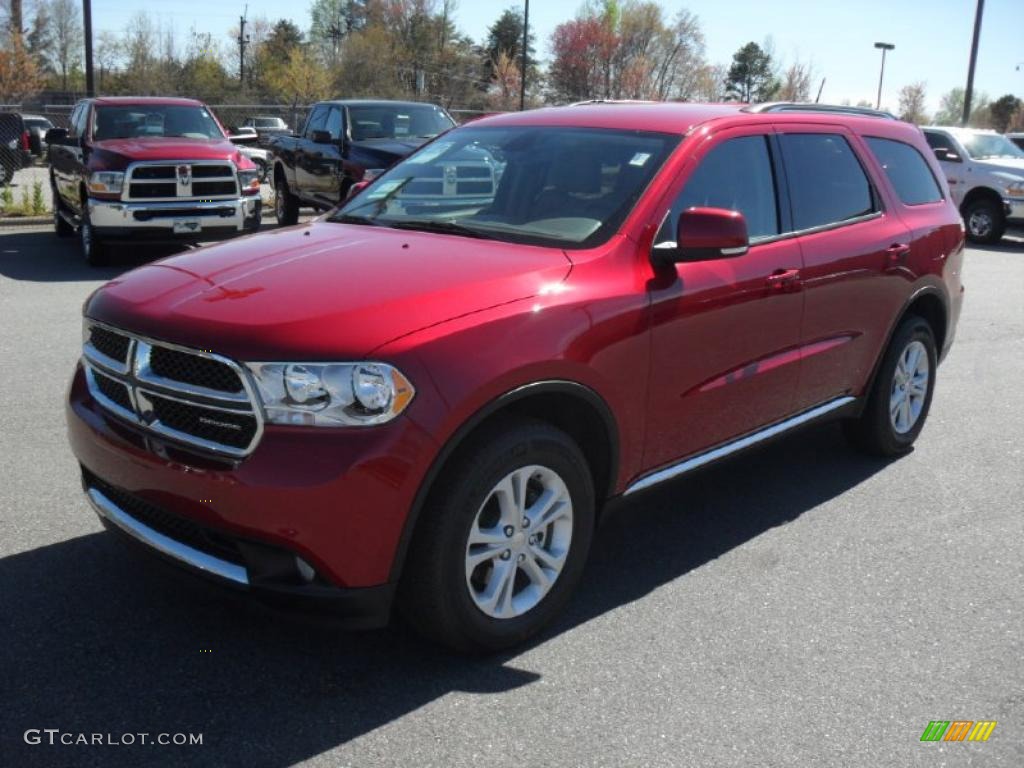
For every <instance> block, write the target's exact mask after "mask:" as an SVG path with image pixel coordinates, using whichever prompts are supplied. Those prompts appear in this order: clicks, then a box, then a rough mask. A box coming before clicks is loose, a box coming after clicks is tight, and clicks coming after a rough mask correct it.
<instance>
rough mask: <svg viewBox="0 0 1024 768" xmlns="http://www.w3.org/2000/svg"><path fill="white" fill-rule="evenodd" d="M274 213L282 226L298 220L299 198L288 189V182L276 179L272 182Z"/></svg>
mask: <svg viewBox="0 0 1024 768" xmlns="http://www.w3.org/2000/svg"><path fill="white" fill-rule="evenodd" d="M274 215H275V216H276V217H277V223H278V224H279V225H280V226H282V227H290V226H291V225H292V224H296V223H298V221H299V198H297V197H296V196H295V195H293V194H292V193H291V192H289V191H288V182H286V181H285V180H284V179H278V180H277V183H276V184H274Z"/></svg>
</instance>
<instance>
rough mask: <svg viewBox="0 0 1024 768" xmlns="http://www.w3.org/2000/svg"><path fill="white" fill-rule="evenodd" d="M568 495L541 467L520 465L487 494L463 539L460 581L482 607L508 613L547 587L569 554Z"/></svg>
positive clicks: (531, 602) (525, 607)
mask: <svg viewBox="0 0 1024 768" xmlns="http://www.w3.org/2000/svg"><path fill="white" fill-rule="evenodd" d="M572 534H573V510H572V498H571V497H570V495H569V489H568V487H567V486H566V484H565V481H563V480H562V478H561V477H560V476H559V475H558V474H557V473H556V472H554V471H553V470H551V469H548V468H547V467H542V466H538V465H531V466H527V467H520V468H519V469H516V470H514V471H512V472H510V473H509V474H507V475H506V476H505V477H504V478H502V479H501V480H500V481H499V482H498V483H497V484H496V485H495V486H494V487H493V488H492V489H491V491H490V493H488V494H487V497H486V499H485V500H484V502H483V504H481V505H480V508H479V510H478V511H477V514H476V516H475V518H474V519H473V524H472V526H471V528H470V531H469V537H468V541H467V543H466V586H467V587H468V589H469V594H470V596H471V597H472V598H473V602H474V603H475V604H476V606H477V608H479V609H480V610H481V611H482V612H483V613H485V614H486V615H488V616H491V617H493V618H496V619H511V618H515V617H516V616H521V615H523V614H524V613H526V612H527V611H530V610H532V609H533V608H534V607H536V606H537V604H538V603H540V601H541V600H543V599H544V597H545V596H546V595H547V594H548V592H550V591H551V588H552V587H553V586H554V584H555V582H556V581H557V580H558V577H559V575H560V574H561V572H562V568H563V566H564V565H565V562H566V558H567V557H568V555H569V547H570V544H571V543H572Z"/></svg>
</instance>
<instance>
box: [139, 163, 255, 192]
mask: <svg viewBox="0 0 1024 768" xmlns="http://www.w3.org/2000/svg"><path fill="white" fill-rule="evenodd" d="M238 195H239V190H238V176H237V171H236V168H235V166H234V164H232V163H228V162H224V161H220V160H207V161H199V160H197V161H194V162H189V161H183V162H180V163H136V164H133V165H131V166H129V168H128V179H127V183H126V184H125V192H124V199H125V200H185V199H202V200H211V199H214V200H216V199H218V198H224V199H226V198H233V197H237V196H238Z"/></svg>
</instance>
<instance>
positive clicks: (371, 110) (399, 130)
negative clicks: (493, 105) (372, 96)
mask: <svg viewBox="0 0 1024 768" xmlns="http://www.w3.org/2000/svg"><path fill="white" fill-rule="evenodd" d="M348 114H349V119H350V120H351V121H352V139H353V140H354V141H366V140H368V139H401V138H405V137H415V138H421V139H429V138H433V137H434V136H437V134H439V133H443V132H444V131H447V130H448V129H449V128H451V127H452V126H453V125H454V123H452V121H451V119H450V118H449V117H448V115H446V114H445V113H444V111H443V110H441V109H440V108H439V107H435V106H433V105H432V104H400V105H389V104H383V105H376V104H374V105H355V106H350V107H349V108H348Z"/></svg>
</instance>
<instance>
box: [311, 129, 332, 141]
mask: <svg viewBox="0 0 1024 768" xmlns="http://www.w3.org/2000/svg"><path fill="white" fill-rule="evenodd" d="M313 143H314V144H333V143H334V137H333V136H331V132H330V131H313Z"/></svg>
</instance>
